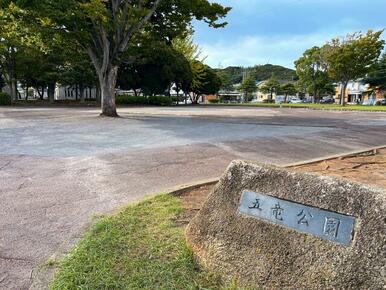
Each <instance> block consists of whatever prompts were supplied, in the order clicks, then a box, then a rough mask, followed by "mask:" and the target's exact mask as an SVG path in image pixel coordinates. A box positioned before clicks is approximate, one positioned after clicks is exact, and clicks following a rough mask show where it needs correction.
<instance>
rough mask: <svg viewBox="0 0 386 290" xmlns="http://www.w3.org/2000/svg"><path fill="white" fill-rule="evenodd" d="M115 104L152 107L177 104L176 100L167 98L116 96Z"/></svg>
mask: <svg viewBox="0 0 386 290" xmlns="http://www.w3.org/2000/svg"><path fill="white" fill-rule="evenodd" d="M115 102H116V103H117V104H119V105H152V106H170V105H172V104H173V102H176V98H174V97H167V96H150V97H145V96H129V95H119V96H116V98H115Z"/></svg>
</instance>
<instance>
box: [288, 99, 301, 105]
mask: <svg viewBox="0 0 386 290" xmlns="http://www.w3.org/2000/svg"><path fill="white" fill-rule="evenodd" d="M289 102H290V104H301V103H303V101H302V100H301V99H299V98H292V99H291V100H290V101H289Z"/></svg>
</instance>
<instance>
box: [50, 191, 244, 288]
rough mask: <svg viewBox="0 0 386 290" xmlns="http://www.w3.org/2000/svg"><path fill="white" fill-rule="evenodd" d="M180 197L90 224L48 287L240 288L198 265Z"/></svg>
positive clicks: (157, 200) (137, 206)
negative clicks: (182, 217) (181, 223)
mask: <svg viewBox="0 0 386 290" xmlns="http://www.w3.org/2000/svg"><path fill="white" fill-rule="evenodd" d="M182 211H183V209H182V204H181V200H180V199H179V198H178V197H174V196H171V195H168V194H162V195H159V196H156V197H153V198H150V199H147V200H145V201H143V202H141V203H138V204H135V205H131V206H129V207H127V208H125V209H124V210H122V211H121V212H119V213H118V214H116V215H113V216H107V217H104V218H102V219H101V220H99V221H98V222H97V223H96V224H94V225H93V226H92V227H91V229H90V230H89V231H88V232H87V234H86V235H85V237H84V238H83V240H82V241H81V242H80V243H79V245H78V246H77V247H76V248H75V249H74V250H73V251H72V252H71V253H70V255H68V256H67V257H65V258H64V259H63V260H62V261H60V262H59V270H58V272H57V274H56V275H55V279H54V280H53V282H52V283H51V285H50V288H51V289H57V290H63V289H90V290H91V289H93V290H94V289H165V290H166V289H168V290H170V289H238V288H237V286H228V287H224V286H223V284H222V282H221V280H220V278H218V277H215V276H214V275H211V274H210V273H207V272H205V271H201V270H200V269H199V267H198V266H197V264H196V263H195V261H194V258H193V254H192V251H191V250H190V249H189V248H188V247H187V245H186V244H185V237H184V227H182V226H179V225H177V224H176V223H175V222H174V218H175V217H177V216H178V215H179V214H180V213H181V212H182Z"/></svg>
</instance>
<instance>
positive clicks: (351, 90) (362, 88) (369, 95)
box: [335, 81, 385, 104]
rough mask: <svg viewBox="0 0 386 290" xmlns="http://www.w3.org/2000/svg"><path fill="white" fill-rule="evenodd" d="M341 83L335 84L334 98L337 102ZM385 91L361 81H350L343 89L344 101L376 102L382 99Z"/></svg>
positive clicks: (352, 102) (356, 102) (354, 102)
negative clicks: (344, 89)
mask: <svg viewBox="0 0 386 290" xmlns="http://www.w3.org/2000/svg"><path fill="white" fill-rule="evenodd" d="M340 94H341V85H337V86H336V92H335V100H336V102H337V103H339V100H340ZM384 97H385V91H383V90H379V89H373V88H371V87H370V86H369V85H368V84H365V83H363V82H361V81H350V82H349V83H348V85H347V88H346V91H345V102H346V103H347V104H362V103H363V102H366V103H376V102H377V101H379V100H382V99H384Z"/></svg>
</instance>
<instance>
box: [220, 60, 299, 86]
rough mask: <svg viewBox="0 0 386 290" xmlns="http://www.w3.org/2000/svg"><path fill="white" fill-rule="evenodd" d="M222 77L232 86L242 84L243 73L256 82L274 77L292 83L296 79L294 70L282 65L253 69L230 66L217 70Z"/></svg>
mask: <svg viewBox="0 0 386 290" xmlns="http://www.w3.org/2000/svg"><path fill="white" fill-rule="evenodd" d="M217 71H218V72H219V74H220V75H222V76H223V77H225V78H226V79H227V80H228V81H229V82H230V83H231V84H238V83H241V81H242V78H243V73H244V72H245V73H246V74H247V75H248V76H250V77H252V78H254V79H255V80H259V81H263V80H266V79H269V78H270V77H272V76H274V77H275V78H277V79H278V80H283V81H292V80H294V79H295V78H296V73H295V71H294V70H292V69H289V68H286V67H283V66H280V65H272V64H265V65H256V66H253V67H246V68H244V67H241V66H230V67H227V68H224V69H217Z"/></svg>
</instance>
